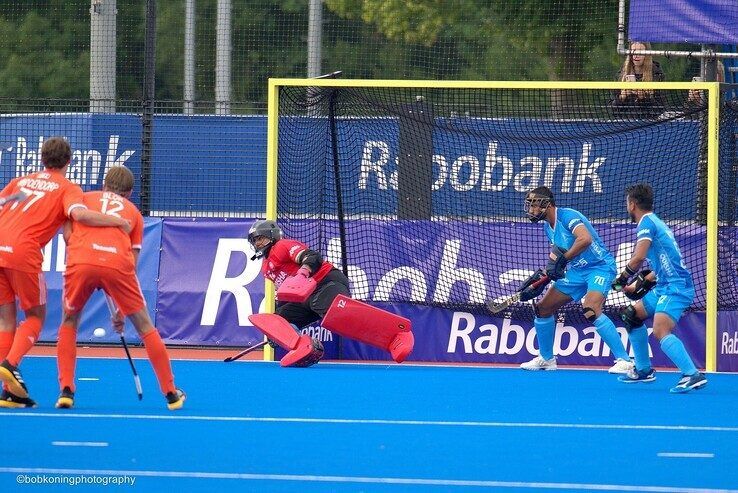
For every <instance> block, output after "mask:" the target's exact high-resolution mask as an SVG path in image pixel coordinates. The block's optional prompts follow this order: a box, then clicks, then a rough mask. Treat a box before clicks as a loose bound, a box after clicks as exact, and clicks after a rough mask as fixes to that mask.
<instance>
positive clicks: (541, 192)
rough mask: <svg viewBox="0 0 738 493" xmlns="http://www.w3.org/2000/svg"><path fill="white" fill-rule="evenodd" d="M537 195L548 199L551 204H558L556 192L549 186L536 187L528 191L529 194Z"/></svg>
mask: <svg viewBox="0 0 738 493" xmlns="http://www.w3.org/2000/svg"><path fill="white" fill-rule="evenodd" d="M531 195H535V196H536V197H541V198H544V199H548V203H549V204H550V205H556V201H555V200H554V194H553V192H552V191H551V189H550V188H548V187H536V188H534V189H533V190H531V191H530V192H528V196H531Z"/></svg>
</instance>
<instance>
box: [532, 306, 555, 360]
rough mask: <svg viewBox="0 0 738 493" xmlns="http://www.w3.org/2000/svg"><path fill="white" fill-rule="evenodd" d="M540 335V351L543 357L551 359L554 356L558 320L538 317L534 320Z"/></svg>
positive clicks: (537, 332) (537, 335)
mask: <svg viewBox="0 0 738 493" xmlns="http://www.w3.org/2000/svg"><path fill="white" fill-rule="evenodd" d="M533 325H534V326H535V328H536V337H538V352H539V353H540V354H541V358H543V359H551V358H553V356H554V350H553V348H554V335H555V334H556V321H555V320H554V318H553V317H552V316H551V317H546V318H538V317H536V318H535V320H534V321H533Z"/></svg>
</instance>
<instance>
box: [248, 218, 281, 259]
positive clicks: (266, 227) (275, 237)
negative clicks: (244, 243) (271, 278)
mask: <svg viewBox="0 0 738 493" xmlns="http://www.w3.org/2000/svg"><path fill="white" fill-rule="evenodd" d="M282 237H283V234H282V229H281V228H280V227H279V226H277V223H276V222H274V221H269V220H266V221H265V220H261V221H256V222H255V223H254V225H253V226H251V229H250V230H249V236H248V240H249V243H251V246H252V247H253V249H254V255H253V256H252V257H251V260H256V259H258V258H262V257H265V256H267V255H268V254H269V249H270V248H271V247H272V245H273V244H275V243H276V242H277V241H279V240H281V239H282Z"/></svg>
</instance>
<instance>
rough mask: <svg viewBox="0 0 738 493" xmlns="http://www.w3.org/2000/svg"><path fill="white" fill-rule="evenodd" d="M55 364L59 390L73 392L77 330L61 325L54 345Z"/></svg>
mask: <svg viewBox="0 0 738 493" xmlns="http://www.w3.org/2000/svg"><path fill="white" fill-rule="evenodd" d="M56 364H57V367H58V368H59V389H61V390H63V389H64V387H69V388H70V389H71V391H72V392H74V369H75V366H76V365H77V330H76V329H75V328H74V327H73V326H71V325H66V324H62V326H61V327H59V338H58V341H57V343H56Z"/></svg>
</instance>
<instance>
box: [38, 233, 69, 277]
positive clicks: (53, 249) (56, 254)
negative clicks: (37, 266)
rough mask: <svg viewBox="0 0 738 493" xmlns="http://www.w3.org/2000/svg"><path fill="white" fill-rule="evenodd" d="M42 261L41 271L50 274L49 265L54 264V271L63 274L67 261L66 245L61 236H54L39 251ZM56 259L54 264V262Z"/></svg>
mask: <svg viewBox="0 0 738 493" xmlns="http://www.w3.org/2000/svg"><path fill="white" fill-rule="evenodd" d="M41 254H42V255H43V261H42V262H41V270H42V271H44V272H51V265H52V263H53V264H54V271H56V272H64V271H65V270H66V268H67V267H66V260H67V244H66V243H65V242H64V236H63V235H56V236H55V237H53V238H51V241H49V242H48V243H47V244H46V246H44V247H43V248H42V249H41ZM54 259H56V262H54Z"/></svg>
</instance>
